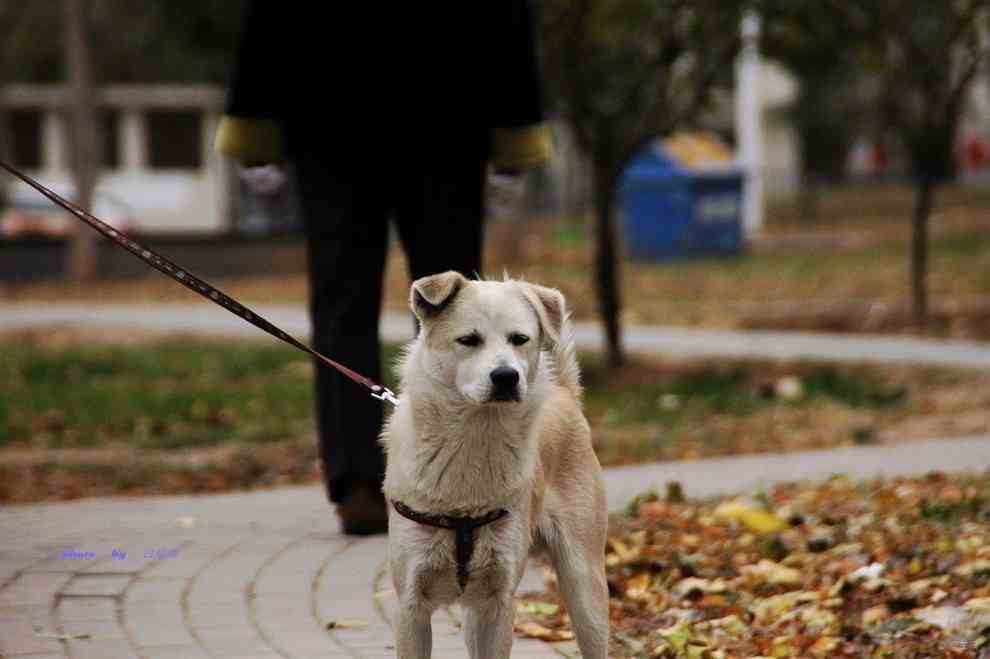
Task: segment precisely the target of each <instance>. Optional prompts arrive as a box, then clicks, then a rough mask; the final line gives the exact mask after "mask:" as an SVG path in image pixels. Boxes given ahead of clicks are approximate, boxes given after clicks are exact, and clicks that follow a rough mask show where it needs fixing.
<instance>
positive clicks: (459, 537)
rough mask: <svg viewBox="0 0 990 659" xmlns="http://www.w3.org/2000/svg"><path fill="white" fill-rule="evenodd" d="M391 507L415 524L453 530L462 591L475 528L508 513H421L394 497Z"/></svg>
mask: <svg viewBox="0 0 990 659" xmlns="http://www.w3.org/2000/svg"><path fill="white" fill-rule="evenodd" d="M392 507H393V508H395V512H397V513H399V514H400V515H402V516H403V517H405V518H406V519H408V520H410V521H413V522H416V523H417V524H424V525H426V526H435V527H437V528H441V529H449V530H451V531H453V532H454V556H455V557H456V559H457V585H458V586H459V587H460V589H461V592H462V593H463V592H464V589H465V588H466V587H467V582H468V577H469V573H468V564H469V563H470V562H471V555H472V554H473V553H474V531H475V529H478V528H481V527H482V526H485V525H487V524H491V523H492V522H494V521H496V520H499V519H502V518H503V517H505V516H506V515H508V514H509V511H508V510H505V509H504V508H499V509H497V510H493V511H491V512H488V513H485V514H484V515H481V516H480V517H469V516H466V515H465V516H458V515H440V514H436V513H421V512H419V511H416V510H413V509H412V508H410V507H409V506H407V505H406V504H404V503H402V502H401V501H398V500H395V499H393V500H392Z"/></svg>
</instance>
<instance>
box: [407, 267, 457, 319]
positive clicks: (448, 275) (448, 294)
mask: <svg viewBox="0 0 990 659" xmlns="http://www.w3.org/2000/svg"><path fill="white" fill-rule="evenodd" d="M466 283H467V279H465V278H464V275H462V274H461V273H459V272H455V271H454V270H450V271H448V272H442V273H440V274H439V275H430V276H429V277H421V278H419V279H417V280H416V281H414V282H413V285H412V290H411V291H410V292H409V306H410V307H412V310H413V313H414V314H416V317H417V318H419V320H420V322H425V321H427V320H429V319H431V318H433V317H435V316H436V315H437V314H439V313H440V312H441V311H443V309H444V308H445V307H446V306H447V305H448V304H450V303H451V301H453V299H454V297H456V295H457V292H458V291H460V290H461V286H463V285H464V284H466Z"/></svg>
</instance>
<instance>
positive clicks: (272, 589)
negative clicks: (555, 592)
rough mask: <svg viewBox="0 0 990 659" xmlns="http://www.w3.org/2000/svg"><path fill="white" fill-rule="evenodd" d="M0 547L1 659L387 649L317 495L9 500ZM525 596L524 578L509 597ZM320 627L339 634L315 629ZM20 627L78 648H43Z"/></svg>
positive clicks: (799, 464) (800, 456)
mask: <svg viewBox="0 0 990 659" xmlns="http://www.w3.org/2000/svg"><path fill="white" fill-rule="evenodd" d="M988 466H990V437H970V438H964V439H958V440H943V441H937V442H927V443H912V444H905V445H903V446H888V447H859V448H849V449H836V450H827V451H814V452H805V453H793V454H788V455H768V456H745V457H739V458H721V459H711V460H694V461H686V462H674V463H665V464H655V465H639V466H633V467H622V468H617V469H609V470H607V471H606V486H607V489H608V494H609V502H610V505H611V506H612V507H613V508H615V507H618V506H621V505H623V504H624V503H625V502H626V501H627V499H628V497H630V496H632V495H633V494H636V493H638V492H641V491H644V490H646V489H648V488H650V487H653V486H662V485H663V483H664V482H665V481H667V480H670V479H676V480H679V481H680V482H681V483H683V485H684V487H685V489H686V491H687V493H688V494H689V495H690V496H693V497H705V496H711V495H715V494H724V493H730V492H739V491H752V489H753V488H754V487H755V486H756V485H757V484H759V483H764V484H770V483H773V482H775V481H781V480H790V479H793V478H823V477H826V476H828V475H830V474H832V473H836V472H846V473H850V474H852V475H854V476H860V477H870V476H874V475H878V474H887V475H892V474H914V473H924V472H926V471H930V470H934V469H940V470H946V471H949V470H965V469H979V470H983V469H987V468H988ZM0 538H2V539H3V540H2V545H0V655H2V656H3V657H4V658H5V659H10V658H12V657H22V656H23V658H24V659H27V658H28V657H31V658H33V659H41V658H55V657H59V658H65V657H70V658H74V659H76V658H77V659H87V658H90V657H92V658H94V659H117V658H121V657H128V658H131V657H140V658H142V659H165V658H179V659H186V658H189V659H205V658H209V657H216V658H220V657H237V658H239V659H255V658H258V659H260V658H266V659H277V658H279V657H282V658H288V657H294V658H312V659H315V658H317V657H320V658H329V657H385V656H392V655H393V645H392V631H391V621H392V615H393V608H394V605H395V598H394V596H393V595H392V593H391V591H390V584H389V578H388V575H387V573H386V568H385V541H384V538H382V537H376V538H370V539H352V538H348V537H345V536H343V535H341V533H340V531H339V528H338V525H337V520H336V516H335V515H333V514H332V512H331V509H330V507H329V506H328V504H327V503H326V502H325V500H324V498H323V491H322V488H321V487H320V486H307V487H292V488H284V489H278V490H266V491H256V492H241V493H233V494H225V495H220V496H202V497H199V496H181V497H149V498H139V499H88V500H83V501H77V502H67V503H55V504H37V505H23V506H13V507H7V508H6V509H4V510H2V511H0ZM114 549H117V550H119V551H120V552H126V556H119V557H114V556H113V550H114ZM66 551H75V552H78V555H80V556H84V557H79V558H70V557H66V556H65V555H64V552H66ZM86 552H92V554H93V555H92V556H88V555H86V554H85V553H86ZM146 554H147V555H146ZM539 587H540V580H539V578H538V576H537V575H535V574H530V575H528V576H527V579H526V582H525V583H524V585H523V590H531V589H535V588H539ZM457 616H458V613H457V612H456V611H451V612H441V613H439V614H438V615H437V616H435V617H434V639H435V647H436V652H435V656H438V657H460V656H464V650H463V647H464V646H463V640H462V637H461V633H460V631H459V629H458V625H457V622H456V621H457ZM330 622H338V623H343V624H342V625H340V626H339V628H338V629H334V630H331V631H327V630H326V627H327V624H328V623H330ZM348 623H351V624H348ZM35 626H38V627H39V628H40V629H41V630H43V632H44V633H55V634H90V635H91V636H92V638H91V639H87V640H66V641H62V640H53V639H50V638H45V637H43V636H39V635H38V634H37V633H36V632H35V629H34V627H35ZM569 652H574V646H573V644H557V645H555V646H548V645H545V644H543V643H541V642H539V641H534V640H527V639H517V640H516V642H515V646H514V651H513V656H517V657H559V656H566V654H567V653H569Z"/></svg>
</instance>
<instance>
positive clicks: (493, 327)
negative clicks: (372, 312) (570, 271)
mask: <svg viewBox="0 0 990 659" xmlns="http://www.w3.org/2000/svg"><path fill="white" fill-rule="evenodd" d="M410 305H411V306H412V310H413V313H415V314H416V317H417V318H418V319H419V321H420V324H421V328H422V333H423V334H422V336H421V337H420V342H419V346H420V350H419V353H420V354H419V355H418V357H419V358H420V365H421V367H422V368H423V369H424V370H425V371H426V375H427V376H428V377H429V378H430V379H431V380H432V381H433V382H435V383H437V384H439V385H441V386H443V387H445V388H448V389H450V390H454V391H456V392H457V393H459V394H460V395H461V396H462V397H463V398H464V399H466V400H468V401H471V402H473V403H477V404H479V405H487V404H511V403H519V402H523V401H525V400H526V396H527V393H528V392H529V391H530V389H531V386H532V385H533V383H534V382H535V381H536V378H537V377H538V376H539V367H540V353H541V350H542V349H543V348H545V347H546V348H550V347H552V346H553V344H555V343H556V342H557V341H559V340H560V331H561V325H562V323H563V320H564V297H563V296H562V295H561V294H560V292H559V291H556V290H554V289H551V288H546V287H544V286H537V285H535V284H529V283H526V282H520V281H504V282H495V281H470V280H468V279H465V278H464V277H463V276H461V275H460V274H459V273H457V272H445V273H442V274H439V275H431V276H429V277H423V278H422V279H417V280H416V281H415V282H413V285H412V290H411V292H410Z"/></svg>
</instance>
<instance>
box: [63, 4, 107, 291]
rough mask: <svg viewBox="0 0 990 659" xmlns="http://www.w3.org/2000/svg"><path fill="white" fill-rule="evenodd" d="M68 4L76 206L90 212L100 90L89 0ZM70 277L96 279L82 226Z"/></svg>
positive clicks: (90, 241)
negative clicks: (89, 22)
mask: <svg viewBox="0 0 990 659" xmlns="http://www.w3.org/2000/svg"><path fill="white" fill-rule="evenodd" d="M64 2H65V6H64V9H65V18H64V20H65V60H66V70H67V71H68V83H69V92H70V105H69V117H70V125H69V136H70V141H71V161H70V162H71V168H72V180H73V183H74V186H75V200H74V201H75V203H76V205H78V206H80V207H82V208H85V209H89V208H90V207H91V206H92V200H93V190H94V189H95V187H96V179H97V176H98V173H99V166H100V158H99V151H98V150H99V138H98V133H97V131H98V128H97V125H96V107H95V106H96V98H95V95H96V93H95V92H96V90H95V88H94V86H93V71H92V53H91V49H90V42H89V38H88V35H87V29H86V21H87V16H88V15H89V1H88V0H64ZM68 275H69V276H70V277H72V278H73V279H74V280H77V281H85V280H87V279H92V278H93V277H95V276H96V234H95V233H93V232H92V231H90V230H89V228H88V227H86V226H84V225H82V224H78V225H77V226H76V227H75V231H74V232H73V234H72V240H71V243H70V247H69V263H68Z"/></svg>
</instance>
